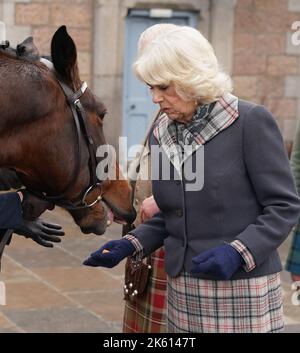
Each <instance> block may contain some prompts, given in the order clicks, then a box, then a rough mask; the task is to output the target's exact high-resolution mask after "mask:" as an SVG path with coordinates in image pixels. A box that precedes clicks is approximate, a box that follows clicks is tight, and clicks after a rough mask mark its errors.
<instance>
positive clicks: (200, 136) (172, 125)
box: [153, 93, 239, 175]
mask: <svg viewBox="0 0 300 353" xmlns="http://www.w3.org/2000/svg"><path fill="white" fill-rule="evenodd" d="M238 115H239V112H238V98H237V97H235V96H234V95H232V94H230V93H226V94H224V95H223V96H221V97H220V98H219V100H218V101H217V102H213V103H210V104H206V105H200V106H198V107H197V110H196V111H195V113H194V115H193V118H192V120H191V121H190V122H189V123H187V124H182V123H178V122H176V121H174V120H171V119H169V117H168V116H167V114H166V113H163V114H162V115H161V116H160V117H159V119H158V123H157V125H156V127H155V129H154V130H153V134H154V136H155V137H156V139H157V140H158V142H159V144H160V146H161V147H162V148H163V150H164V151H165V153H166V155H167V156H168V158H169V159H170V161H171V162H172V163H173V165H174V167H175V169H176V170H177V172H178V173H179V175H181V169H182V164H183V163H184V162H185V161H186V160H187V159H188V158H189V157H190V156H191V155H192V154H193V153H194V152H195V151H196V150H197V149H198V148H200V147H203V145H204V144H205V143H206V142H208V141H209V140H211V139H212V138H213V137H215V136H216V135H217V134H218V133H220V132H221V131H222V130H225V129H226V128H227V127H229V126H230V125H231V124H233V123H234V122H235V120H236V119H237V118H238Z"/></svg>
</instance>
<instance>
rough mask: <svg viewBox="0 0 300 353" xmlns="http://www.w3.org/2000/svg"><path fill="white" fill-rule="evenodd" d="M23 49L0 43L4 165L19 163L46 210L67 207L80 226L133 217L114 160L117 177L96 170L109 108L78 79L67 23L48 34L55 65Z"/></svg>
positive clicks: (0, 153)
mask: <svg viewBox="0 0 300 353" xmlns="http://www.w3.org/2000/svg"><path fill="white" fill-rule="evenodd" d="M27 44H28V43H27ZM31 44H32V43H31ZM25 50H26V45H25V46H24V45H19V46H17V49H10V48H9V47H8V45H6V46H5V45H4V46H2V47H0V93H1V94H0V107H1V109H0V143H1V149H0V168H9V169H10V170H14V171H16V173H17V175H18V178H19V179H20V181H21V183H22V184H23V185H24V186H25V187H26V189H27V190H28V192H29V194H30V195H31V196H32V195H34V197H33V199H35V202H40V203H41V204H42V205H44V207H43V209H42V212H43V211H44V210H45V209H47V208H49V209H52V208H53V207H54V206H55V205H57V206H60V207H62V208H64V209H66V210H67V211H68V212H69V213H70V214H71V216H72V217H73V219H74V221H75V223H76V224H77V225H78V226H79V227H80V229H81V231H82V232H83V233H86V234H87V233H94V234H97V235H101V234H103V233H104V232H105V231H106V227H107V224H108V223H110V222H112V221H116V222H118V223H123V224H124V223H128V224H129V223H131V222H132V221H133V220H134V218H135V211H134V208H133V206H132V189H131V187H130V185H129V183H128V181H127V180H125V179H124V178H123V176H122V175H121V171H120V168H119V166H118V164H117V162H116V163H115V164H114V166H113V168H115V172H116V173H115V175H116V178H115V180H111V179H109V178H106V179H105V180H99V179H98V178H97V176H96V172H95V170H96V167H97V162H98V161H99V159H98V158H97V156H96V151H97V147H99V146H105V145H107V142H106V140H105V137H104V133H103V124H104V116H105V115H106V108H105V106H104V104H103V103H102V102H101V101H100V99H98V98H97V97H96V96H95V95H94V94H93V93H92V91H91V90H90V89H89V88H88V87H87V85H86V83H85V82H82V81H81V79H80V75H79V70H78V64H77V49H76V45H75V43H74V41H73V39H72V37H71V36H70V35H69V34H68V32H67V28H66V26H61V27H59V28H58V29H57V31H56V32H55V33H54V35H53V37H52V40H51V59H52V64H51V65H53V68H52V67H51V65H49V64H47V62H46V61H45V60H39V59H38V56H37V55H36V54H37V53H36V52H35V51H34V55H33V56H32V59H30V60H26V56H25V55H23V54H24V51H25ZM22 53H23V54H22ZM22 55H23V57H22ZM27 59H28V58H27ZM48 63H49V62H48ZM105 119H107V118H105ZM111 167H112V166H109V168H111ZM36 200H37V201H36ZM37 216H38V215H37Z"/></svg>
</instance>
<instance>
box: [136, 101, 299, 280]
mask: <svg viewBox="0 0 300 353" xmlns="http://www.w3.org/2000/svg"><path fill="white" fill-rule="evenodd" d="M238 110H239V118H238V119H237V120H236V122H235V123H234V124H232V125H230V126H229V127H228V128H227V129H225V130H223V131H222V132H220V133H219V134H218V135H216V136H215V137H214V138H212V139H211V140H210V141H208V142H207V143H206V144H205V145H204V185H203V187H202V189H201V190H197V191H195V190H193V191H187V187H186V186H187V184H188V183H191V181H189V180H187V179H186V178H185V177H184V176H183V178H182V180H175V179H176V178H174V175H176V171H175V170H174V168H173V167H172V165H171V180H153V181H152V189H153V195H154V198H155V200H156V202H157V204H158V206H159V208H160V210H161V212H159V213H157V214H156V215H155V216H154V217H153V218H152V219H151V220H149V221H147V222H145V223H144V224H141V225H140V226H138V227H137V228H136V229H135V230H133V231H131V232H130V233H131V234H133V235H134V236H135V237H137V238H138V240H139V241H140V243H141V244H142V246H143V248H144V252H145V254H149V253H151V252H153V251H154V250H155V249H157V248H159V247H160V246H162V245H164V246H165V268H166V271H167V273H168V274H169V275H170V276H177V275H179V273H180V272H181V271H182V270H186V271H188V272H189V271H190V269H191V266H192V258H193V257H194V256H196V255H198V254H200V253H201V252H203V251H204V250H207V249H209V248H212V247H215V246H218V245H221V244H223V243H224V242H231V241H233V240H235V239H238V240H240V241H241V242H242V243H243V244H244V245H246V246H247V248H248V249H249V250H250V252H251V253H252V256H253V257H254V260H255V263H256V267H255V268H254V269H253V270H252V271H250V272H246V271H245V270H244V269H243V268H240V270H238V271H237V272H236V273H235V274H234V276H233V278H232V279H241V278H250V277H257V276H263V275H267V274H272V273H275V272H278V271H280V270H281V269H282V267H281V262H280V259H279V256H278V253H277V248H278V247H279V245H280V244H281V243H282V242H283V241H284V239H285V238H286V237H287V236H288V234H289V232H290V230H291V228H292V227H293V226H294V225H295V224H296V222H297V219H298V217H299V212H300V202H299V198H298V196H297V193H296V189H295V185H294V180H293V176H292V173H291V170H290V166H289V161H288V157H287V154H286V151H285V148H284V144H283V140H282V136H281V134H280V131H279V129H278V127H277V124H276V122H275V120H274V118H273V116H272V115H271V113H270V112H269V111H267V109H266V108H265V107H263V106H259V105H255V104H252V103H249V102H246V101H242V100H239V106H238ZM149 141H150V147H151V146H153V145H158V141H157V140H156V138H155V137H154V135H153V134H152V135H151V137H150V139H149ZM190 158H193V159H194V162H195V159H197V158H199V155H198V154H197V152H195V153H193V154H192V156H191V157H190ZM155 162H156V161H154V160H152V162H151V163H152V165H154V164H155ZM199 277H200V278H208V279H209V278H211V279H213V278H212V277H211V276H209V275H207V274H200V275H199Z"/></svg>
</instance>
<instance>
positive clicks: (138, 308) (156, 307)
mask: <svg viewBox="0 0 300 353" xmlns="http://www.w3.org/2000/svg"><path fill="white" fill-rule="evenodd" d="M151 264H152V271H151V275H150V278H149V283H148V286H147V289H146V293H145V295H143V296H142V297H141V298H136V299H135V300H134V301H130V300H128V301H126V302H125V308H124V317H123V332H126V333H163V332H166V289H167V275H166V273H165V271H164V249H163V248H160V249H158V250H156V251H155V252H154V253H153V254H151Z"/></svg>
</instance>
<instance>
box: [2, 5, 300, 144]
mask: <svg viewBox="0 0 300 353" xmlns="http://www.w3.org/2000/svg"><path fill="white" fill-rule="evenodd" d="M149 7H169V8H173V9H176V10H193V11H195V10H196V11H199V13H200V17H199V28H200V29H201V31H202V32H203V33H204V34H205V35H206V36H207V37H208V38H209V40H210V41H211V42H212V44H213V46H214V48H215V50H216V54H217V56H218V58H219V60H220V62H221V63H222V65H223V66H224V68H225V69H226V71H227V72H229V73H231V74H232V75H233V79H234V87H235V90H234V93H236V94H237V95H238V96H240V97H242V98H245V99H248V100H252V101H255V102H257V103H262V104H265V105H266V106H267V107H268V108H269V109H270V110H271V111H272V112H273V113H274V115H275V117H276V119H277V120H278V123H279V126H280V128H281V130H282V132H283V135H284V138H285V139H286V140H291V139H292V138H293V133H294V131H295V124H296V122H297V121H298V120H300V45H298V46H297V45H293V44H292V41H291V34H292V23H293V22H295V21H299V20H300V0H0V20H2V21H4V22H5V23H6V26H7V38H8V39H9V40H10V41H11V43H12V44H13V45H15V44H17V43H19V42H21V41H22V40H24V39H25V38H26V37H27V36H29V35H33V36H34V39H35V43H36V45H37V46H38V48H39V50H40V52H41V53H42V54H48V53H49V46H50V41H51V37H52V35H53V33H54V32H55V30H56V29H57V28H58V26H60V25H62V24H65V25H67V28H68V31H69V33H70V34H71V36H72V37H73V38H74V40H75V43H76V45H77V49H78V61H79V68H80V73H81V77H82V79H84V80H87V82H88V84H89V85H90V86H91V87H92V88H93V89H94V91H95V93H96V94H98V95H99V96H100V97H101V98H102V99H103V100H104V103H105V104H106V105H107V107H108V110H109V116H110V117H111V119H113V123H107V124H106V127H105V129H106V135H107V136H108V140H109V141H110V142H111V143H112V144H115V141H116V140H117V137H118V136H119V135H120V134H121V132H122V126H121V124H122V98H123V91H122V90H123V85H122V80H123V52H124V29H125V18H126V15H127V11H128V9H130V8H149Z"/></svg>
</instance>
